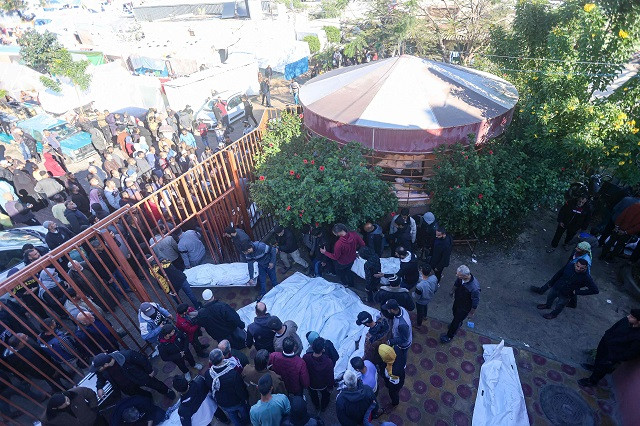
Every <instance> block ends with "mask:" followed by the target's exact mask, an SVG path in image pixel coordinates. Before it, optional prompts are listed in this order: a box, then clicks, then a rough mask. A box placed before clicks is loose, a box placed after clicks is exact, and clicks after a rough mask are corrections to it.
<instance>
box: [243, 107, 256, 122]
mask: <svg viewBox="0 0 640 426" xmlns="http://www.w3.org/2000/svg"><path fill="white" fill-rule="evenodd" d="M244 115H245V116H246V117H247V118H248V119H249V118H250V119H251V120H252V121H253V123H254V124H255V125H256V126H257V125H258V120H256V118H255V117H254V116H253V109H245V110H244Z"/></svg>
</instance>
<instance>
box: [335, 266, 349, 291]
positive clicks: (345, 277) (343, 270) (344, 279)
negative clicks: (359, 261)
mask: <svg viewBox="0 0 640 426" xmlns="http://www.w3.org/2000/svg"><path fill="white" fill-rule="evenodd" d="M352 266H353V262H351V263H349V264H348V265H341V264H339V263H338V262H335V269H336V275H337V276H338V278H340V283H342V285H344V286H345V287H353V272H351V267H352Z"/></svg>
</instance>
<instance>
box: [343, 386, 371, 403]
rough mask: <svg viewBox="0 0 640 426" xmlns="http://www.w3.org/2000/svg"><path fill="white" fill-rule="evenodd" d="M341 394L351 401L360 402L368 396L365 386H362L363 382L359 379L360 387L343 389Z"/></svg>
mask: <svg viewBox="0 0 640 426" xmlns="http://www.w3.org/2000/svg"><path fill="white" fill-rule="evenodd" d="M340 395H342V396H343V397H344V399H346V400H347V401H349V402H358V401H362V400H363V399H365V398H366V395H365V393H364V386H362V382H360V381H358V387H356V388H355V389H346V388H345V389H343V390H342V391H341V392H340Z"/></svg>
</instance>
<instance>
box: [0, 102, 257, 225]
mask: <svg viewBox="0 0 640 426" xmlns="http://www.w3.org/2000/svg"><path fill="white" fill-rule="evenodd" d="M242 101H243V104H244V111H245V120H244V122H243V134H247V133H249V132H250V131H252V130H253V129H254V128H255V127H253V126H252V125H251V124H250V122H249V120H252V121H253V125H254V126H256V127H257V126H258V121H257V120H256V118H255V116H254V113H253V104H252V102H251V101H250V100H249V98H248V97H247V96H243V98H242ZM213 103H214V106H213V113H214V114H215V117H216V122H215V126H214V127H213V128H211V126H212V124H211V123H206V122H204V121H203V120H201V119H198V120H196V119H195V118H194V112H193V110H192V109H191V107H190V106H189V105H187V106H186V107H185V108H184V109H183V110H180V111H174V110H172V109H170V108H169V109H167V110H166V112H164V113H163V112H160V111H157V110H156V109H155V108H150V109H149V110H148V111H147V112H146V114H144V115H140V116H134V115H130V114H128V113H126V112H124V113H112V112H109V111H106V110H105V111H98V110H94V111H90V112H86V113H83V114H81V115H78V116H77V117H76V121H75V123H74V124H75V125H76V126H77V127H79V128H80V129H81V130H83V131H85V132H87V133H89V134H90V135H91V144H92V146H93V149H94V150H95V151H96V152H97V153H98V154H99V160H94V161H91V162H90V165H89V167H88V168H87V170H86V174H87V177H86V179H84V177H83V178H81V179H79V178H78V177H77V175H84V173H79V172H82V171H77V170H76V171H75V172H74V173H72V172H70V171H69V168H68V165H69V164H70V161H72V159H71V158H69V157H68V156H67V155H66V154H65V153H63V151H62V147H61V140H60V136H59V135H58V134H56V133H55V132H50V131H48V130H44V131H43V134H42V150H41V151H40V150H39V149H38V143H37V141H36V139H34V138H33V137H32V136H31V135H30V134H29V133H28V132H25V131H24V130H22V129H21V128H20V127H18V126H17V125H16V124H15V123H13V124H11V125H10V127H9V129H8V132H9V134H10V135H11V137H12V138H13V142H12V143H14V144H15V145H16V147H17V148H18V149H19V151H20V152H21V153H22V157H23V158H16V157H14V156H10V155H4V156H3V158H0V213H6V216H5V218H6V217H8V218H10V220H11V223H8V222H6V221H5V222H3V226H5V227H8V226H11V224H23V225H40V222H39V221H38V219H37V218H36V216H35V215H34V214H33V213H34V211H38V210H40V209H43V208H47V207H48V206H49V205H50V204H51V203H54V204H53V206H54V207H55V206H57V208H54V216H55V217H56V219H58V220H59V221H60V222H61V224H63V225H65V226H70V225H71V224H70V222H71V223H73V224H74V226H73V229H72V230H73V231H74V232H75V233H77V232H79V231H80V230H81V229H82V228H83V227H86V226H87V225H88V224H89V223H91V222H92V220H93V219H94V218H95V217H98V216H99V215H100V214H101V213H102V212H103V211H104V212H112V211H114V210H116V209H118V208H120V206H121V205H123V204H127V203H135V202H136V201H139V200H141V199H142V198H144V197H146V196H147V195H149V194H150V193H153V192H154V191H156V190H157V189H158V188H160V187H162V186H164V185H165V183H166V182H169V181H171V180H173V179H175V178H176V177H178V176H180V175H181V174H183V173H184V172H186V171H187V170H189V169H191V168H192V167H194V166H195V165H196V164H197V163H198V162H200V161H203V160H204V159H206V158H208V157H209V156H211V155H213V154H214V153H215V152H216V151H218V150H219V149H222V148H224V147H226V146H227V145H229V144H231V143H232V140H231V133H232V132H233V131H234V128H233V126H232V124H231V123H230V122H229V116H228V112H227V108H226V103H225V102H224V101H223V100H222V99H220V98H218V99H214V101H213ZM196 134H197V135H199V137H200V140H201V141H202V142H201V145H200V146H198V143H197V139H196V137H195V135H196ZM210 134H211V135H210ZM86 188H89V190H88V191H87V189H86ZM60 199H61V200H62V201H60ZM70 201H73V202H74V204H75V205H76V208H70V209H69V210H70V211H65V209H64V208H63V207H64V206H65V205H66V203H68V202H70ZM95 205H98V206H95ZM56 213H57V215H56Z"/></svg>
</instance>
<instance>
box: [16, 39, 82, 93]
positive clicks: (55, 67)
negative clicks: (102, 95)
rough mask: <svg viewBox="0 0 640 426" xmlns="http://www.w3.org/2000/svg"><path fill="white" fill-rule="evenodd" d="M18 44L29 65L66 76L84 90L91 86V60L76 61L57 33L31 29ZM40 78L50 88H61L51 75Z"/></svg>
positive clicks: (55, 75)
mask: <svg viewBox="0 0 640 426" xmlns="http://www.w3.org/2000/svg"><path fill="white" fill-rule="evenodd" d="M18 44H19V45H20V47H21V48H20V56H21V57H22V60H23V61H24V62H25V64H26V65H27V66H28V67H30V68H33V69H34V70H36V71H38V72H40V73H43V74H49V75H50V76H53V77H66V78H68V79H69V80H71V82H72V83H73V84H74V85H76V86H78V87H79V88H80V89H82V90H87V89H88V88H89V85H90V84H91V76H90V75H89V74H87V72H86V70H87V67H88V66H89V61H74V60H73V58H72V57H71V53H69V51H68V50H67V49H65V48H64V47H62V45H61V44H60V43H59V42H58V39H57V37H56V35H55V34H52V33H50V32H49V31H45V32H44V33H42V34H40V33H38V32H36V31H34V30H30V31H27V32H25V33H24V34H23V35H22V36H21V37H20V38H18ZM40 80H41V81H42V83H43V84H44V85H45V87H47V88H48V89H51V90H54V91H56V92H59V91H60V90H61V86H60V83H59V82H57V81H54V80H53V79H51V78H49V77H43V78H41V79H40Z"/></svg>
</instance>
